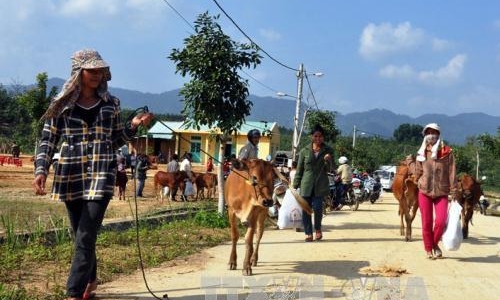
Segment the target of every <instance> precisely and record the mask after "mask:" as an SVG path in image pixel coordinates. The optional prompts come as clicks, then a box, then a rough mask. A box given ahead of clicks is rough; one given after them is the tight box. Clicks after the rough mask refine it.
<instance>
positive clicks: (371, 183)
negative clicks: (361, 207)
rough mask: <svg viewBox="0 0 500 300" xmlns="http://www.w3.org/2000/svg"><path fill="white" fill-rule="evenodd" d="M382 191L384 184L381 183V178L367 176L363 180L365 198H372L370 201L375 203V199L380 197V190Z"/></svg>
mask: <svg viewBox="0 0 500 300" xmlns="http://www.w3.org/2000/svg"><path fill="white" fill-rule="evenodd" d="M381 191H382V184H381V183H380V178H378V177H377V178H375V179H374V178H373V177H370V176H368V177H366V179H365V180H364V182H363V199H364V200H370V203H372V204H373V203H375V201H377V200H378V198H380V192H381Z"/></svg>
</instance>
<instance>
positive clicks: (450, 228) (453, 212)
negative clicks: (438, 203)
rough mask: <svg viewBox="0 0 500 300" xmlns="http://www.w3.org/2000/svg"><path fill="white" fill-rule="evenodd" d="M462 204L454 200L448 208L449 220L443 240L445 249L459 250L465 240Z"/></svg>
mask: <svg viewBox="0 0 500 300" xmlns="http://www.w3.org/2000/svg"><path fill="white" fill-rule="evenodd" d="M461 213H462V206H461V205H460V204H459V203H458V202H457V201H452V202H451V206H450V209H449V210H448V222H447V225H446V230H445V231H444V234H443V237H442V238H441V240H442V241H443V246H444V249H446V250H448V251H457V250H458V249H459V248H460V244H461V243H462V240H463V235H462V226H461V224H460V216H461Z"/></svg>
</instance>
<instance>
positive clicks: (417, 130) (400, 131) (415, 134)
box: [394, 123, 424, 143]
mask: <svg viewBox="0 0 500 300" xmlns="http://www.w3.org/2000/svg"><path fill="white" fill-rule="evenodd" d="M423 129H424V127H422V125H418V124H408V123H405V124H401V125H399V127H398V128H396V130H394V139H396V141H397V142H410V143H419V142H422V130H423Z"/></svg>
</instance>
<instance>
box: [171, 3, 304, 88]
mask: <svg viewBox="0 0 500 300" xmlns="http://www.w3.org/2000/svg"><path fill="white" fill-rule="evenodd" d="M162 1H163V2H165V4H166V5H168V7H170V9H172V10H173V11H174V12H175V13H176V14H177V15H178V16H179V17H180V18H181V19H182V20H184V22H185V23H186V24H188V26H189V27H190V28H191V29H193V30H195V28H194V27H193V26H192V25H191V23H189V22H188V21H187V20H186V18H185V17H184V16H183V15H182V14H181V13H180V12H179V11H178V10H176V9H175V7H173V5H172V4H170V3H169V2H168V1H167V0H162ZM216 4H217V3H216ZM219 8H220V6H219ZM220 9H221V10H222V11H223V12H224V10H223V9H222V8H220ZM224 13H225V12H224ZM225 15H226V16H227V17H228V18H229V19H230V20H231V21H232V19H231V17H229V16H228V15H227V14H225ZM232 22H233V24H234V25H235V26H237V27H238V29H239V30H240V31H241V29H240V28H239V26H238V25H236V24H235V23H234V21H232ZM243 34H245V33H243ZM245 36H247V35H246V34H245ZM247 38H248V39H249V40H250V41H251V42H252V43H253V44H255V45H256V46H257V47H258V49H259V50H261V51H262V52H263V53H265V54H266V55H267V56H268V57H269V58H271V59H272V60H274V61H276V60H275V59H274V58H273V57H271V56H270V55H269V54H268V53H267V52H266V51H264V50H263V49H262V48H261V47H260V46H259V45H257V44H256V43H254V42H253V41H252V39H250V37H248V36H247ZM278 63H279V64H281V65H283V64H282V63H280V62H278ZM285 67H286V68H288V69H292V70H294V71H297V70H296V69H294V68H290V67H288V66H285ZM241 71H242V72H243V73H245V75H247V76H248V77H249V78H251V79H252V80H254V81H255V82H257V83H258V84H260V85H261V86H263V87H265V88H266V89H268V90H270V91H272V92H275V93H277V92H278V91H277V90H276V89H273V88H272V87H270V86H268V85H266V84H264V83H263V82H261V81H259V80H258V79H256V78H255V77H253V76H251V75H250V74H248V73H247V72H245V71H244V70H241Z"/></svg>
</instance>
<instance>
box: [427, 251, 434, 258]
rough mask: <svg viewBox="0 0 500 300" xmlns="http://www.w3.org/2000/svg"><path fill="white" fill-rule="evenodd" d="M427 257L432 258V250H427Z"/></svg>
mask: <svg viewBox="0 0 500 300" xmlns="http://www.w3.org/2000/svg"><path fill="white" fill-rule="evenodd" d="M427 258H428V259H434V255H433V254H432V251H427Z"/></svg>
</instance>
